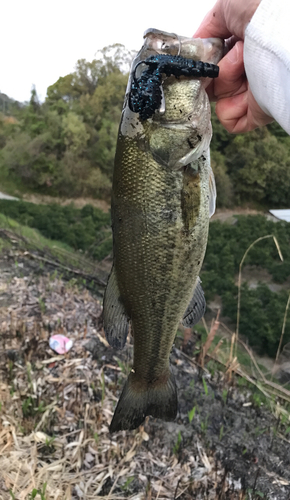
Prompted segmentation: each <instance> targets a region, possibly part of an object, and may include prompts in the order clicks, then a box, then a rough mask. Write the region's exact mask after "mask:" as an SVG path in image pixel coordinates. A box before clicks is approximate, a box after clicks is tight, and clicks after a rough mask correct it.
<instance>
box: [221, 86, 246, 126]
mask: <svg viewBox="0 0 290 500" xmlns="http://www.w3.org/2000/svg"><path fill="white" fill-rule="evenodd" d="M247 110H248V96H247V92H246V91H245V92H243V93H241V94H238V95H235V96H232V97H225V98H223V99H221V100H220V101H218V102H217V104H216V107H215V111H216V114H217V117H218V119H219V121H220V122H221V124H222V125H223V126H224V127H225V129H226V130H227V131H228V132H231V133H235V134H237V133H239V132H246V131H247V130H248V128H247V127H248V124H247Z"/></svg>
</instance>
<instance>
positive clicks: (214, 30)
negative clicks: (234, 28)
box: [193, 0, 232, 38]
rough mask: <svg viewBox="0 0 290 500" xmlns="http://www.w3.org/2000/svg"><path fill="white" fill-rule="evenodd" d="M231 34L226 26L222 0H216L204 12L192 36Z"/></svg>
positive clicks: (227, 35)
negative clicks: (207, 10)
mask: <svg viewBox="0 0 290 500" xmlns="http://www.w3.org/2000/svg"><path fill="white" fill-rule="evenodd" d="M231 35H232V33H231V32H230V31H229V30H228V28H227V26H226V21H225V17H224V12H223V5H222V0H218V1H217V3H216V4H215V5H214V6H213V8H212V9H211V10H210V11H209V12H208V13H207V14H206V16H205V18H204V19H203V21H202V22H201V25H200V26H199V28H198V29H197V31H196V32H195V34H194V35H193V36H194V38H211V37H218V38H229V37H230V36H231Z"/></svg>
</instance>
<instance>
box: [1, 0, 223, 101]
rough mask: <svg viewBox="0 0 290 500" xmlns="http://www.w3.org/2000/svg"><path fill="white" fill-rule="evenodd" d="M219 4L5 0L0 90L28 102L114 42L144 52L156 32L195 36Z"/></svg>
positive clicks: (209, 0) (198, 0)
mask: <svg viewBox="0 0 290 500" xmlns="http://www.w3.org/2000/svg"><path fill="white" fill-rule="evenodd" d="M214 3H215V0H179V1H178V0H174V1H172V0H167V1H165V0H163V1H160V0H159V1H158V0H143V1H142V0H123V1H121V0H119V1H117V0H94V1H92V0H49V1H47V0H46V1H45V0H40V1H39V0H38V1H37V0H4V1H3V2H1V7H0V17H1V26H0V47H1V49H0V50H1V57H0V61H1V66H0V91H1V92H4V93H5V94H7V95H8V96H9V97H12V98H14V99H16V100H18V101H28V100H29V98H30V91H31V88H32V85H33V84H35V85H36V90H37V93H38V96H39V97H40V99H41V100H43V99H44V98H45V96H46V89H47V87H48V86H49V85H52V84H53V83H55V82H56V80H57V79H58V78H59V77H60V76H65V75H67V74H68V73H71V72H72V71H73V70H74V67H75V64H76V61H77V60H78V59H81V58H84V59H87V60H88V61H91V60H92V59H93V58H94V54H95V53H96V52H97V50H99V49H102V48H103V47H105V46H107V45H111V44H114V43H122V44H123V45H125V47H126V48H128V49H135V50H139V49H140V48H141V45H142V42H143V32H144V31H145V30H146V29H147V28H157V29H162V30H165V31H169V32H174V33H177V34H179V35H182V36H192V35H193V34H194V32H195V30H196V29H197V28H198V26H199V24H200V22H201V21H202V19H203V17H204V16H205V14H206V13H207V12H208V10H209V9H210V8H211V7H212V6H213V5H214Z"/></svg>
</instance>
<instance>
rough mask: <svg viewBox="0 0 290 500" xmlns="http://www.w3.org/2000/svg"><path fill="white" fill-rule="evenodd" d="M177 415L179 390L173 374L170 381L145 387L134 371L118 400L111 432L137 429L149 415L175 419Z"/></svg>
mask: <svg viewBox="0 0 290 500" xmlns="http://www.w3.org/2000/svg"><path fill="white" fill-rule="evenodd" d="M176 414H177V389H176V383H175V378H174V375H173V373H170V372H169V373H168V377H167V380H165V381H164V382H163V381H162V382H160V381H157V382H156V383H154V385H153V384H152V385H151V384H150V385H149V384H145V383H144V386H142V384H141V383H140V382H138V383H136V380H135V373H133V372H132V373H130V375H129V377H128V379H127V381H126V383H125V386H124V388H123V391H122V394H121V396H120V399H119V401H118V404H117V407H116V410H115V413H114V416H113V419H112V422H111V425H110V432H116V431H121V430H133V429H136V427H139V425H141V424H142V422H143V421H144V419H145V417H146V416H147V415H152V417H155V418H161V419H163V420H174V419H175V417H176Z"/></svg>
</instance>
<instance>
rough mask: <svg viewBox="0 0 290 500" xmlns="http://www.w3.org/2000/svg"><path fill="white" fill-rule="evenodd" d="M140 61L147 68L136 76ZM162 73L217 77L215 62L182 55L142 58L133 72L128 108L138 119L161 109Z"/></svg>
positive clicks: (217, 70)
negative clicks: (186, 57) (196, 59)
mask: <svg viewBox="0 0 290 500" xmlns="http://www.w3.org/2000/svg"><path fill="white" fill-rule="evenodd" d="M140 64H146V65H147V66H148V69H146V70H145V71H143V73H142V74H141V76H140V78H136V69H137V67H138V66H139V65H140ZM162 74H165V75H166V76H170V75H173V76H176V77H177V78H178V77H179V76H194V77H202V76H203V77H209V78H216V77H217V76H218V74H219V67H218V66H216V65H215V64H210V63H205V62H202V61H194V60H193V59H185V58H184V57H181V56H170V55H167V54H157V55H156V56H150V57H148V58H147V59H145V61H140V62H139V63H138V64H137V66H136V68H135V70H134V73H133V82H132V86H131V90H130V94H129V108H130V109H131V111H133V112H134V113H139V116H140V118H141V120H143V121H144V120H147V119H148V118H151V116H153V115H154V113H155V111H156V109H159V108H160V105H161V100H162V93H161V88H160V87H161V83H162Z"/></svg>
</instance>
